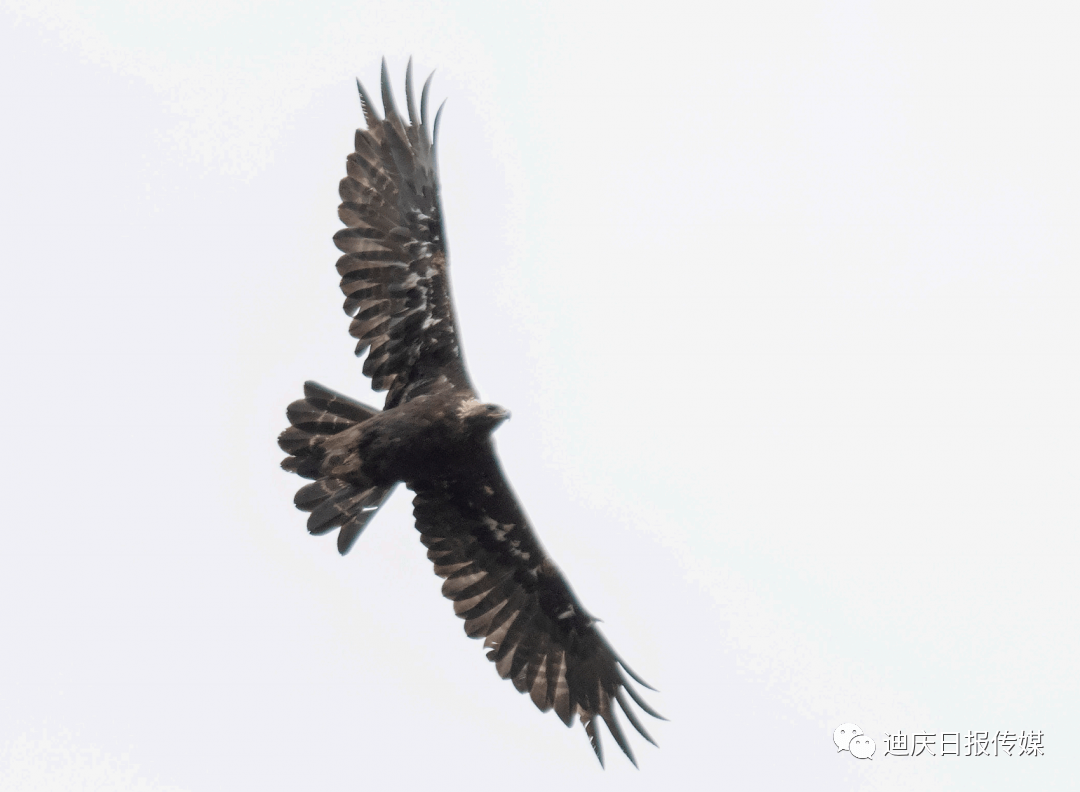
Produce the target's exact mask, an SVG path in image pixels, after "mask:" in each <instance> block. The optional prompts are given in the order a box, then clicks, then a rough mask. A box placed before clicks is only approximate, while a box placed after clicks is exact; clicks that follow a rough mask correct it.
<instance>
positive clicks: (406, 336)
mask: <svg viewBox="0 0 1080 792" xmlns="http://www.w3.org/2000/svg"><path fill="white" fill-rule="evenodd" d="M430 84H431V77H429V78H428V80H427V82H426V83H425V84H424V89H423V92H422V94H421V97H420V112H419V113H417V111H416V103H415V99H414V93H413V86H412V62H411V61H410V62H409V67H408V69H407V70H406V73H405V101H406V105H407V109H408V120H406V119H405V118H404V117H403V116H402V115H401V114H400V113H399V112H398V110H397V108H396V107H395V105H394V98H393V96H392V94H391V91H390V82H389V80H388V78H387V72H386V61H385V60H383V64H382V103H383V111H384V115H385V118H379V115H378V113H377V111H376V110H375V106H374V104H373V103H372V101H371V99H370V98H369V97H368V95H367V93H366V92H365V91H364V88H363V86H362V85H360V82H359V80H357V83H356V85H357V88H358V89H359V91H360V105H361V107H362V109H363V112H364V119H365V121H366V123H367V129H358V130H357V131H356V145H355V148H356V150H355V152H353V153H352V154H349V156H348V163H347V170H348V175H347V176H346V177H345V178H344V179H342V180H341V185H340V194H341V200H342V203H341V206H340V207H339V208H338V215H339V217H340V218H341V220H342V222H343V223H344V224H345V225H346V228H343V229H341V230H340V231H338V232H337V234H335V235H334V243H335V244H336V245H337V247H338V249H339V250H341V252H342V254H343V255H342V256H341V258H340V259H338V262H337V269H338V272H339V273H340V275H341V290H342V291H343V292H345V313H347V314H348V315H349V316H350V317H352V324H351V326H350V327H349V332H350V334H351V335H352V336H353V337H354V338H356V339H358V343H357V345H356V354H357V356H360V355H362V354H364V352H365V351H366V352H367V359H366V360H365V361H364V366H363V371H364V374H366V375H367V376H369V377H371V387H372V388H373V389H374V390H376V391H386V392H387V394H386V403H385V405H384V406H383V409H382V410H381V411H380V410H377V409H375V408H374V407H368V406H366V405H364V404H361V403H360V402H358V401H355V400H353V399H351V398H349V397H348V396H343V395H342V394H340V393H336V392H334V391H332V390H330V389H329V388H326V387H323V386H322V385H319V384H317V383H315V382H308V383H305V385H304V398H303V399H300V400H299V401H295V402H293V403H292V404H291V405H289V408H288V411H287V415H288V419H289V423H290V424H292V425H291V426H290V427H289V428H288V429H286V430H285V431H284V432H282V434H281V436H280V438H279V439H278V444H279V445H280V446H281V448H282V450H283V451H285V452H287V453H288V454H289V457H288V458H287V459H285V460H284V461H283V462H282V463H281V464H282V467H283V468H285V469H286V470H289V471H292V472H293V473H296V474H298V475H300V476H302V477H303V478H306V479H310V480H311V482H312V483H310V484H307V485H305V486H304V487H301V489H300V490H299V491H298V492H297V493H296V497H295V499H294V500H295V503H296V506H297V507H298V508H299V509H301V510H302V511H305V512H310V513H311V514H310V516H309V517H308V521H307V527H308V531H310V532H311V533H313V534H324V533H327V532H329V531H332V530H333V529H335V528H337V529H338V537H337V545H338V551H339V552H340V553H342V554H343V555H344V554H345V553H347V552H348V551H349V548H350V547H352V545H353V543H354V542H355V541H356V538H357V537H358V536H359V535H360V533H361V532H362V531H363V530H364V528H365V527H366V526H367V524H368V523H369V522H370V521H371V519H372V517H373V516H374V515H375V513H376V512H377V511H378V510H379V507H380V506H381V505H382V504H383V503H384V502H385V501H386V499H387V498H388V497H389V495H390V492H391V491H392V490H393V488H394V487H395V486H396V485H397V484H398V483H399V482H404V483H405V486H407V487H408V488H409V489H411V490H412V491H413V492H414V493H415V495H416V497H415V498H414V499H413V512H414V514H415V517H416V527H417V530H419V531H420V540H421V541H422V542H423V543H424V545H425V546H426V547H427V555H428V558H429V559H431V561H432V562H433V563H434V565H435V574H437V575H439V576H440V577H442V578H445V582H444V583H443V586H442V592H443V594H444V595H445V596H446V597H447V598H449V599H451V600H453V602H454V612H455V613H457V615H458V616H460V617H461V618H462V619H464V620H465V633H466V634H467V635H468V636H469V637H471V638H483V639H484V646H485V647H486V648H487V649H488V650H489V651H488V653H487V657H488V659H489V660H491V661H492V662H494V663H495V668H496V670H497V671H498V672H499V676H501V677H502V678H504V679H509V680H511V681H512V682H513V683H514V687H516V688H517V689H518V690H519V691H521V692H522V693H528V694H529V696H530V697H531V698H532V700H533V702H534V703H535V704H536V706H537V707H539V708H540V710H541V711H544V712H546V711H547V710H549V709H554V710H555V712H556V714H557V715H558V716H559V718H561V719H562V721H563V723H565V724H566V725H567V726H570V725H571V724H572V722H573V719H574V716H575V715H577V716H578V717H579V718H580V720H581V722H582V724H583V725H584V727H585V731H586V733H587V734H588V737H589V741H590V743H591V744H592V747H593V750H594V751H595V752H596V756H597V758H598V759H599V760H600V763H601V765H603V761H604V758H603V752H602V749H601V745H600V733H599V730H598V729H597V722H596V721H597V718H598V717H599V718H600V719H602V720H603V721H604V723H605V724H606V725H607V728H608V731H609V732H610V733H611V735H612V737H614V738H615V742H616V743H618V745H619V747H620V748H621V749H622V750H623V752H624V753H625V754H626V755H627V756H628V757H629V758H630V761H631V762H633V763H634V764H635V766H636V764H637V762H636V761H635V760H634V755H633V753H632V752H631V750H630V745H629V743H628V742H627V740H626V737H625V735H624V734H623V730H622V728H621V726H620V724H619V721H618V720H617V719H616V716H615V707H614V702H618V704H619V707H620V708H621V709H622V711H623V713H624V714H625V716H626V718H627V720H629V721H630V723H631V724H632V725H633V726H634V728H635V729H637V731H638V732H639V733H640V734H641V735H642V736H643V737H644V738H645V739H646V740H648V741H649V742H651V743H653V744H654V745H655V744H656V743H655V742H654V741H653V739H652V738H651V737H650V736H649V735H648V733H647V732H646V731H645V729H644V727H642V725H641V722H640V721H639V720H638V717H637V715H635V713H634V709H633V706H632V705H631V703H630V702H629V701H628V700H627V696H629V698H630V699H632V700H633V703H635V704H637V706H638V707H640V708H641V709H642V710H644V711H645V712H647V713H649V714H650V715H652V716H654V717H656V718H660V717H661V716H660V715H659V714H657V713H656V712H654V711H653V710H652V709H651V708H650V707H649V705H648V704H646V703H645V702H644V701H643V700H642V699H641V697H640V696H639V694H638V693H637V692H636V691H635V690H634V688H633V687H632V685H631V679H632V680H634V681H636V682H638V683H639V684H641V685H643V686H645V687H648V685H647V684H646V683H645V682H643V681H642V680H641V679H640V678H639V677H638V676H637V675H636V674H634V672H633V671H631V670H630V669H629V668H628V667H627V665H626V663H624V662H623V660H622V658H620V657H619V655H618V654H616V653H615V650H614V649H613V648H612V647H611V645H610V644H609V643H608V642H607V640H606V639H605V638H604V636H603V635H602V634H601V633H600V630H599V629H598V628H597V626H596V622H597V620H596V619H595V618H594V617H593V616H591V615H590V614H589V612H588V611H587V610H585V608H584V607H582V605H581V602H580V601H579V600H578V598H577V597H576V596H575V595H574V592H573V591H572V590H571V588H570V584H569V583H568V582H567V581H566V578H565V577H563V575H562V573H561V572H560V571H559V568H558V567H557V566H555V563H554V562H553V561H552V560H551V557H550V556H549V555H548V554H547V552H545V550H544V548H543V547H542V546H541V544H540V541H539V539H538V538H537V536H536V533H535V532H534V531H533V529H532V526H530V525H529V521H528V519H527V518H526V516H525V512H524V511H523V510H522V508H521V506H520V504H519V503H518V501H517V498H516V497H515V496H514V492H513V490H512V489H511V488H510V484H509V483H508V482H507V480H506V477H505V476H504V475H503V472H502V469H501V467H500V466H499V460H498V458H497V456H496V455H495V447H494V445H493V443H492V438H491V434H492V432H493V431H494V430H495V428H496V427H498V426H499V424H500V423H502V422H503V421H505V420H506V419H507V418H509V417H510V413H509V412H507V411H506V410H505V409H503V408H502V407H499V406H498V405H495V404H486V403H484V402H482V401H480V399H479V398H478V397H477V394H476V390H475V388H474V387H473V385H472V383H471V381H470V380H469V374H468V372H467V371H466V369H465V364H464V361H463V358H462V352H461V347H460V343H459V339H458V329H457V324H456V322H455V321H454V310H453V306H452V304H451V300H450V284H449V280H448V277H447V249H446V235H445V233H444V231H443V225H442V210H441V208H440V203H439V183H438V176H437V173H436V159H435V138H436V136H437V133H438V127H439V114H440V113H441V108H440V112H439V113H436V115H435V119H434V121H431V120H430V118H429V115H428V111H427V99H428V88H429V86H430ZM649 689H650V690H651V689H652V688H649Z"/></svg>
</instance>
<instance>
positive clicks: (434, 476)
mask: <svg viewBox="0 0 1080 792" xmlns="http://www.w3.org/2000/svg"><path fill="white" fill-rule="evenodd" d="M508 415H509V413H507V411H506V410H504V409H502V408H501V407H498V406H497V405H494V404H481V403H480V402H479V401H477V399H476V397H475V396H473V395H472V394H471V393H470V392H468V391H456V390H450V391H446V392H443V393H437V394H429V395H424V396H419V397H417V398H416V399H413V400H412V401H409V402H407V403H405V404H402V405H401V406H399V407H395V408H393V409H391V410H387V411H385V412H381V413H379V414H378V415H375V416H373V417H372V418H371V419H370V420H367V421H364V422H362V423H358V424H356V425H355V426H354V427H352V428H351V429H349V430H347V431H344V432H341V433H340V434H337V435H331V436H328V437H327V438H326V439H325V440H324V441H323V448H324V452H325V454H326V456H325V457H324V460H323V463H322V465H321V466H320V473H321V474H322V475H324V476H330V477H334V478H339V479H342V480H344V481H348V482H350V483H354V484H356V485H364V484H367V485H372V484H374V485H382V486H386V485H393V484H396V483H398V482H404V483H406V484H407V485H409V486H410V487H411V486H413V485H414V484H415V483H416V482H421V481H431V480H439V479H444V478H454V477H460V476H462V475H465V474H466V473H467V472H468V471H469V470H470V469H473V468H476V467H478V466H479V465H480V464H482V462H481V461H482V460H483V458H484V457H486V456H490V455H492V454H493V450H492V448H491V431H492V430H494V429H495V427H496V426H498V424H499V423H501V422H502V421H503V420H504V419H505V418H506V417H508Z"/></svg>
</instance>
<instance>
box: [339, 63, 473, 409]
mask: <svg viewBox="0 0 1080 792" xmlns="http://www.w3.org/2000/svg"><path fill="white" fill-rule="evenodd" d="M430 84H431V78H430V77H429V78H428V81H427V83H425V84H424V90H423V95H422V96H421V99H420V113H419V115H418V114H417V112H416V103H415V101H414V97H413V90H412V61H410V62H409V68H408V70H407V72H406V75H405V97H406V104H407V106H408V113H409V118H408V123H406V122H405V120H404V119H403V118H402V117H401V116H400V115H398V112H397V108H396V107H395V106H394V98H393V96H392V94H391V92H390V81H389V79H388V77H387V72H386V61H385V60H384V61H383V64H382V100H383V108H384V111H385V114H386V118H385V119H380V118H379V117H378V115H377V114H376V112H375V109H374V106H373V105H372V102H371V99H370V98H368V96H367V94H366V93H365V92H364V88H363V86H361V85H360V81H359V80H357V83H356V86H357V88H358V89H359V91H360V103H361V106H362V107H363V110H364V118H365V119H366V121H367V126H368V128H367V129H366V130H364V129H358V130H356V146H355V148H356V151H355V152H354V153H352V154H350V155H349V158H348V174H349V175H348V176H346V177H345V178H344V179H342V180H341V185H340V193H341V200H342V204H341V206H340V207H339V208H338V215H339V216H340V217H341V220H342V222H344V223H345V225H346V226H348V228H344V229H342V230H341V231H338V232H337V234H335V235H334V243H335V244H336V245H337V247H338V249H339V250H341V251H342V252H343V253H344V254H345V255H343V256H342V257H341V258H340V259H338V263H337V269H338V272H339V273H340V275H341V289H342V291H343V292H345V297H346V299H345V313H347V314H348V315H349V316H352V317H353V322H352V325H351V327H350V328H349V332H350V334H351V335H352V336H353V337H354V338H357V339H359V343H358V344H357V347H356V354H357V355H358V356H359V355H361V354H363V352H364V351H365V350H368V356H367V360H366V361H365V362H364V373H365V374H366V375H368V376H369V377H371V387H372V388H373V389H375V390H388V391H389V393H387V395H386V404H385V409H390V408H391V407H395V406H397V405H398V404H401V403H403V402H405V401H408V400H409V399H410V398H413V397H415V396H419V395H421V394H423V393H429V392H431V391H432V390H434V389H438V388H442V387H445V386H447V385H449V386H451V387H453V388H462V387H466V388H470V389H471V385H470V383H469V377H468V374H467V372H466V371H465V364H464V361H463V359H462V354H461V349H460V345H459V341H458V331H457V324H456V322H455V321H454V311H453V306H452V304H451V301H450V283H449V279H448V276H447V249H446V236H445V233H444V231H443V224H442V209H441V206H440V203H439V183H438V175H437V172H436V162H435V135H436V134H437V133H438V125H439V115H438V114H436V115H435V120H434V122H433V123H429V120H428V113H427V97H428V86H429V85H430ZM440 112H441V108H440Z"/></svg>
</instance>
